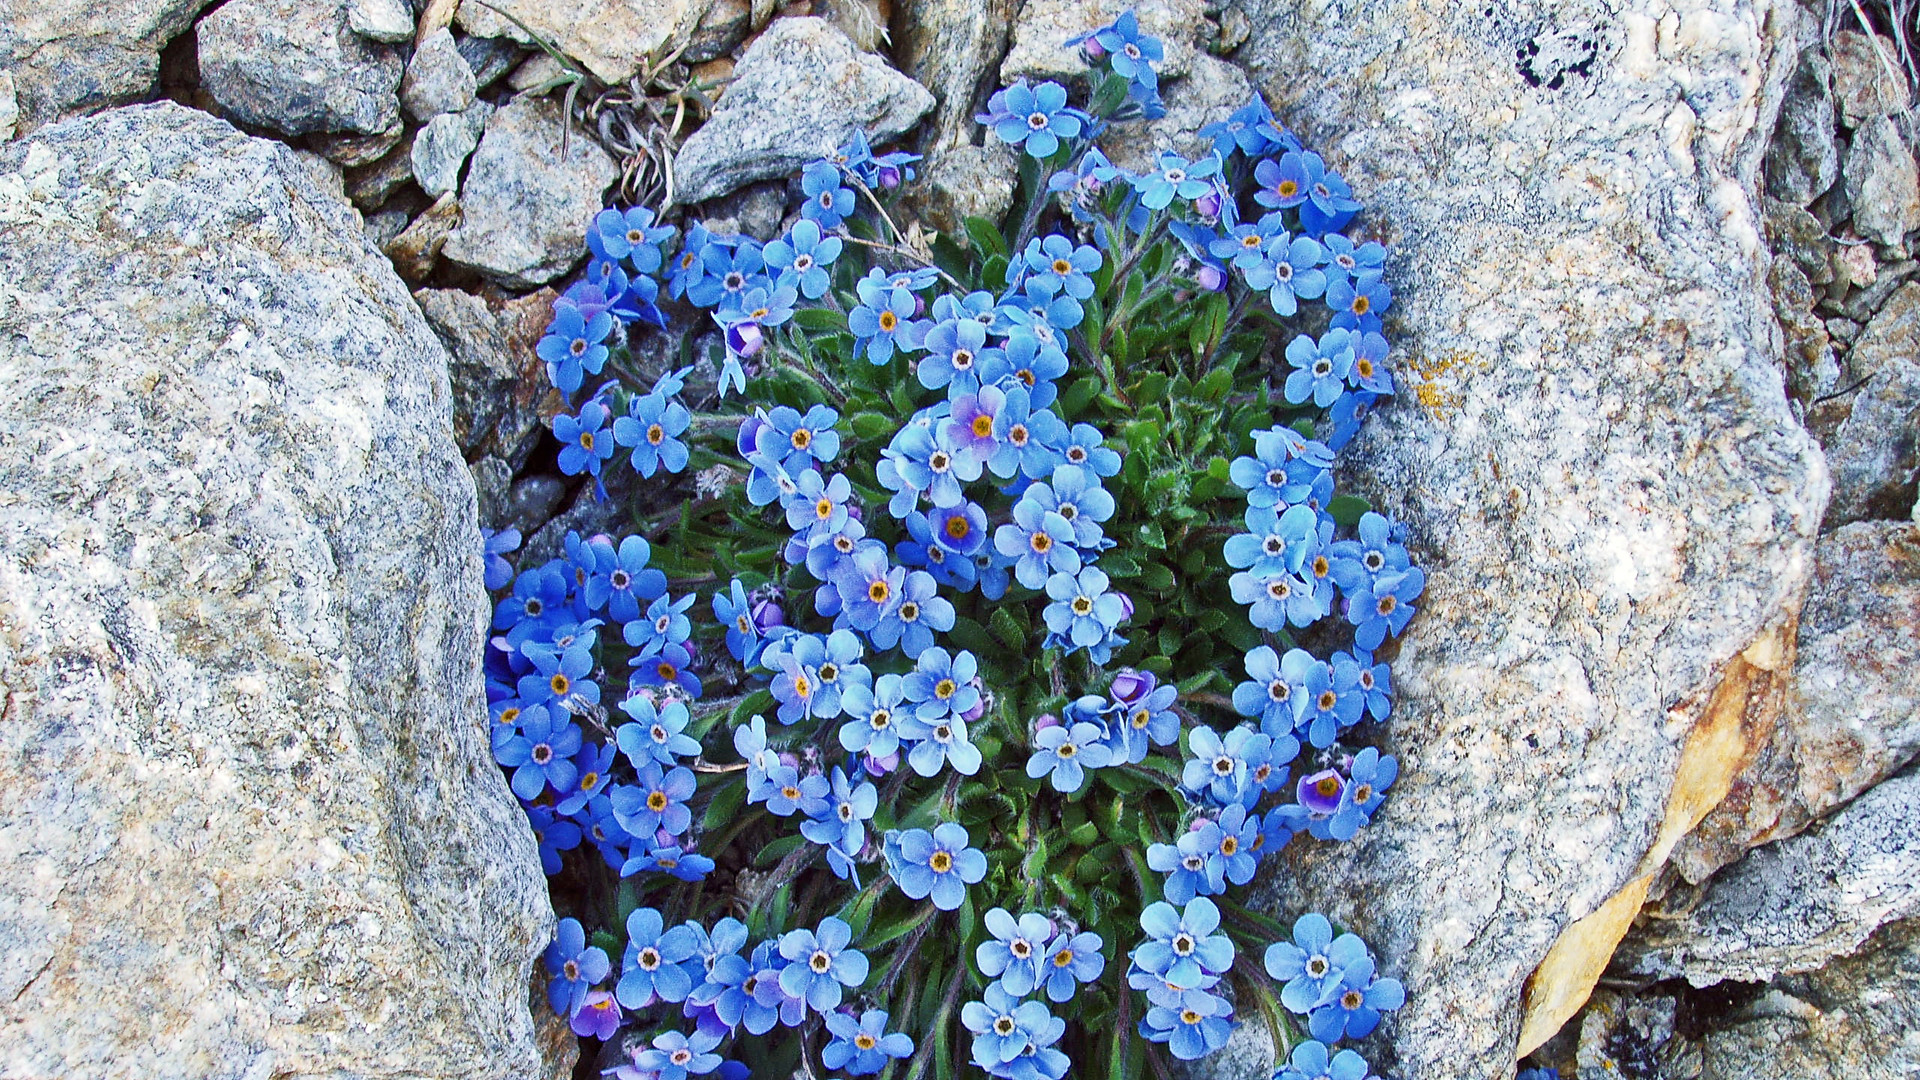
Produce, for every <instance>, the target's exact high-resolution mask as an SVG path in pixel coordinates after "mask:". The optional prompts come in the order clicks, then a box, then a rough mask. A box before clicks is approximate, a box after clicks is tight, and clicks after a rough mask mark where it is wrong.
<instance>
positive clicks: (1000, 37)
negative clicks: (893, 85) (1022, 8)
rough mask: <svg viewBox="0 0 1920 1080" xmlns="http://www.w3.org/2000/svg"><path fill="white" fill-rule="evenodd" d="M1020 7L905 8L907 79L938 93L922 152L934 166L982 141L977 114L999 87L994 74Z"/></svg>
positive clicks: (939, 3) (959, 3) (999, 1)
mask: <svg viewBox="0 0 1920 1080" xmlns="http://www.w3.org/2000/svg"><path fill="white" fill-rule="evenodd" d="M1018 7H1019V5H1018V4H1017V3H1015V2H1014V0H984V2H982V0H910V2H909V3H907V4H906V5H905V6H904V11H903V13H902V15H903V17H902V18H901V20H900V21H901V25H902V28H903V30H904V33H903V35H902V37H901V39H900V56H901V57H902V58H903V60H904V62H905V65H906V71H907V74H909V75H911V76H913V78H914V79H915V80H916V81H918V82H919V83H920V85H922V86H924V87H926V88H927V89H928V90H930V91H932V92H933V98H934V107H933V117H932V120H931V123H930V124H929V125H928V127H929V130H928V133H927V137H926V138H925V139H924V140H923V141H922V143H921V149H922V151H923V152H924V153H925V154H926V155H927V158H928V161H929V162H932V161H933V159H934V158H936V157H937V156H938V155H939V153H940V152H941V151H943V150H946V149H948V148H951V147H959V146H970V145H973V144H974V143H975V142H976V141H977V140H978V139H979V137H980V135H981V131H980V125H979V124H977V123H975V122H974V119H973V116H974V112H975V111H976V109H977V108H978V107H979V106H982V105H984V104H985V103H986V100H987V96H988V95H989V94H991V93H992V92H993V90H994V89H995V88H996V87H998V86H999V84H1000V80H999V74H998V72H997V71H996V70H995V66H996V64H997V63H998V61H999V59H1000V57H1001V56H1002V55H1003V54H1004V53H1005V52H1006V49H1007V35H1008V33H1009V27H1010V26H1011V25H1012V22H1013V17H1014V13H1015V11H1016V10H1017V9H1018Z"/></svg>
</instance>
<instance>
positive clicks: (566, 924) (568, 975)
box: [545, 919, 612, 1017]
mask: <svg viewBox="0 0 1920 1080" xmlns="http://www.w3.org/2000/svg"><path fill="white" fill-rule="evenodd" d="M545 959H546V962H547V974H549V975H551V976H553V981H552V982H549V983H548V984H547V1003H548V1004H549V1005H552V1006H553V1011H554V1012H556V1013H558V1014H560V1015H561V1016H567V1017H571V1016H572V1015H573V1014H574V1013H577V1012H579V1011H580V1006H581V1005H583V1004H585V1003H586V1000H587V991H589V990H591V989H593V988H594V986H595V985H597V984H598V983H599V982H600V980H602V979H604V978H606V977H607V973H608V971H610V970H611V967H612V965H611V962H610V961H608V959H607V953H606V950H604V949H599V948H595V947H593V946H590V945H588V944H587V933H586V931H585V930H584V929H582V928H581V926H580V920H578V919H561V920H560V925H559V926H558V927H557V928H556V929H555V931H554V937H553V944H551V945H548V946H547V952H546V957H545Z"/></svg>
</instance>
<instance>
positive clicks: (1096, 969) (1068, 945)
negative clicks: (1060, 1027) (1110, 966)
mask: <svg viewBox="0 0 1920 1080" xmlns="http://www.w3.org/2000/svg"><path fill="white" fill-rule="evenodd" d="M1105 946H1106V942H1104V941H1102V940H1101V939H1100V935H1099V934H1095V933H1079V934H1075V933H1072V932H1070V931H1062V932H1061V934H1060V936H1058V937H1056V938H1054V939H1053V941H1052V942H1051V943H1049V944H1048V945H1047V951H1046V952H1045V953H1044V954H1043V956H1042V958H1041V961H1040V978H1041V980H1042V982H1043V983H1044V984H1045V986H1046V988H1047V998H1048V1000H1050V1001H1056V1002H1057V1001H1068V1000H1071V999H1072V998H1073V993H1074V991H1075V990H1076V989H1078V984H1079V983H1090V982H1093V981H1094V980H1096V979H1098V978H1099V977H1100V973H1101V972H1103V971H1105V970H1106V967H1107V958H1106V957H1105V956H1102V955H1101V954H1100V950H1101V949H1102V948H1104V947H1105Z"/></svg>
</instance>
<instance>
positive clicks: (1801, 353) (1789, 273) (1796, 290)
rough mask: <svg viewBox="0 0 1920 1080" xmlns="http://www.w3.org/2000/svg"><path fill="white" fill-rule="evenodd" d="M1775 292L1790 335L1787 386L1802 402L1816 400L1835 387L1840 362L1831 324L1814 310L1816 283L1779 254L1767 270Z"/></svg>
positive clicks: (1783, 325)
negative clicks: (1835, 352) (1830, 335)
mask: <svg viewBox="0 0 1920 1080" xmlns="http://www.w3.org/2000/svg"><path fill="white" fill-rule="evenodd" d="M1767 288H1768V289H1769V290H1770V291H1771V292H1772V294H1773V313H1774V315H1775V316H1776V317H1778V318H1779V320H1780V332H1781V333H1782V334H1783V335H1785V337H1786V344H1787V354H1786V365H1787V389H1788V390H1789V392H1791V393H1792V394H1793V396H1794V398H1796V399H1797V400H1799V401H1801V402H1807V401H1812V400H1814V399H1816V398H1819V397H1822V396H1824V395H1826V394H1828V393H1830V392H1832V390H1833V389H1834V387H1835V386H1836V385H1838V383H1839V381H1840V364H1839V361H1837V360H1835V359H1834V355H1833V341H1832V339H1831V338H1829V337H1828V336H1827V324H1826V323H1825V321H1823V320H1822V319H1821V318H1820V316H1818V315H1816V314H1815V313H1814V310H1813V305H1814V295H1813V286H1812V285H1811V284H1809V283H1808V281H1807V275H1806V274H1804V273H1802V272H1801V271H1800V268H1799V267H1798V266H1796V265H1794V263H1793V261H1792V260H1790V259H1784V258H1776V259H1774V260H1773V269H1772V270H1770V271H1768V273H1767Z"/></svg>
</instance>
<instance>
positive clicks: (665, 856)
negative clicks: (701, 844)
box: [620, 844, 713, 881]
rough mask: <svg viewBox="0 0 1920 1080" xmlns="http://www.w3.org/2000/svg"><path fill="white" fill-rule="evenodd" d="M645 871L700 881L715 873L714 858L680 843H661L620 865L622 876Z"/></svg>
mask: <svg viewBox="0 0 1920 1080" xmlns="http://www.w3.org/2000/svg"><path fill="white" fill-rule="evenodd" d="M644 873H658V874H671V875H672V876H673V877H675V878H678V879H679V880H681V881H699V880H701V879H703V878H705V877H706V876H707V875H708V874H711V873H713V860H712V859H709V858H707V857H706V856H705V855H701V854H699V853H697V852H690V851H687V850H685V849H683V848H681V847H680V846H679V845H678V844H661V845H657V846H655V847H652V848H649V849H648V850H647V851H645V852H643V853H641V854H638V855H635V856H633V857H632V858H630V859H628V860H627V861H626V862H625V863H624V864H622V865H621V867H620V876H621V877H632V876H633V875H635V874H644Z"/></svg>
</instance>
